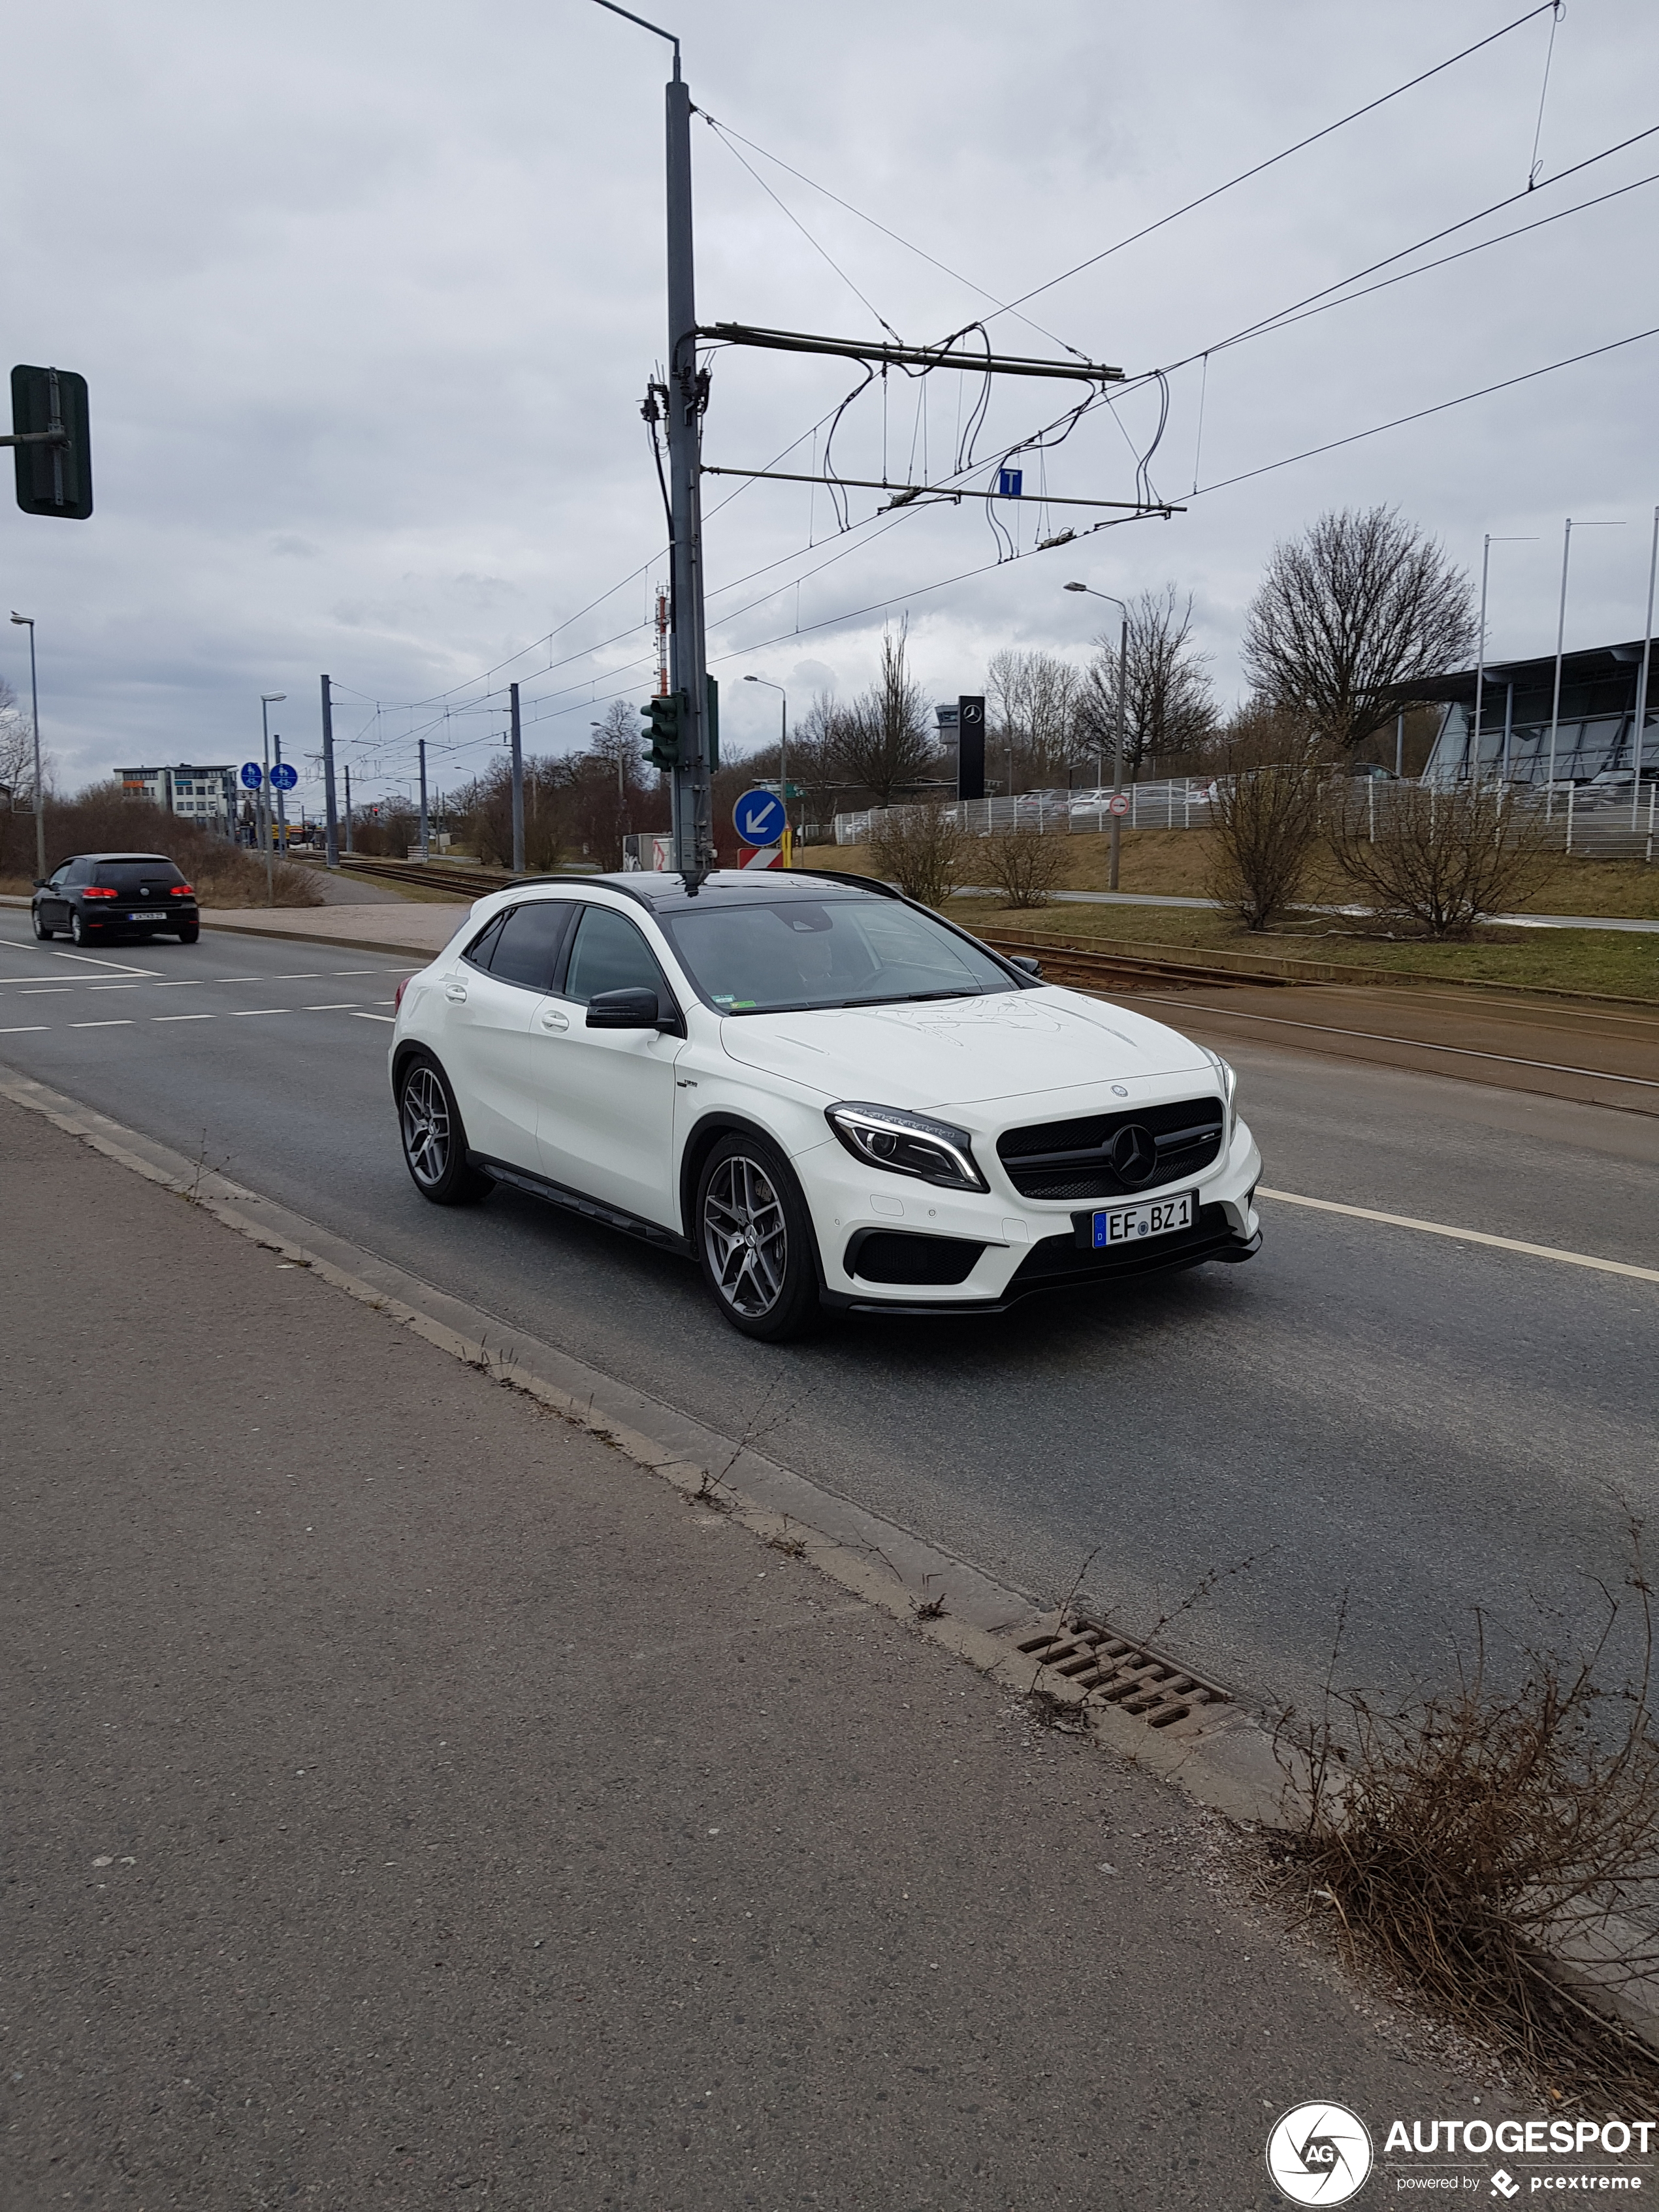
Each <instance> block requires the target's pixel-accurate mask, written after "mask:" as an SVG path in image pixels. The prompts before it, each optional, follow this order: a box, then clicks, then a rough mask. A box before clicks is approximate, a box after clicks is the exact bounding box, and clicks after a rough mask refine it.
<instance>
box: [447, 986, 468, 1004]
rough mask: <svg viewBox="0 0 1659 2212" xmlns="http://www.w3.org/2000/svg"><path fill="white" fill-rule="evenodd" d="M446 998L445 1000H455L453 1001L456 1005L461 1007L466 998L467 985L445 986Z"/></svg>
mask: <svg viewBox="0 0 1659 2212" xmlns="http://www.w3.org/2000/svg"><path fill="white" fill-rule="evenodd" d="M444 996H445V998H447V999H453V1000H454V1002H455V1004H456V1005H457V1006H459V1005H461V1004H462V1002H463V1001H464V1000H465V997H466V986H465V983H447V984H446V985H445V986H444Z"/></svg>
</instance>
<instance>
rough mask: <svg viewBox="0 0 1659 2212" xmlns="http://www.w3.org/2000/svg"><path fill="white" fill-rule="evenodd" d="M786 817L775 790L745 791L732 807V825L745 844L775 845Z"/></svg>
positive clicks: (781, 833)
mask: <svg viewBox="0 0 1659 2212" xmlns="http://www.w3.org/2000/svg"><path fill="white" fill-rule="evenodd" d="M786 819H787V817H786V815H785V813H784V811H783V801H782V800H781V799H780V798H779V797H778V794H777V793H776V792H775V791H745V792H744V794H743V797H742V798H741V799H739V800H738V803H737V805H735V806H734V807H733V808H732V828H733V829H735V830H736V831H737V833H738V836H739V837H740V838H741V839H742V840H743V842H744V844H745V845H775V844H776V843H777V842H778V840H779V838H780V837H781V836H782V835H783V825H784V823H785V821H786Z"/></svg>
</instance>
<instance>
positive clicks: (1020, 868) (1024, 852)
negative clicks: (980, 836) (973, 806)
mask: <svg viewBox="0 0 1659 2212" xmlns="http://www.w3.org/2000/svg"><path fill="white" fill-rule="evenodd" d="M979 852H980V853H981V854H982V855H983V856H984V862H985V872H986V873H987V875H988V876H989V877H990V878H991V881H992V882H993V883H994V884H995V885H996V887H997V889H998V890H999V891H1000V893H1001V894H1002V903H1003V904H1004V906H1016V907H1023V906H1047V905H1048V894H1049V892H1050V891H1052V890H1053V889H1054V885H1055V884H1057V883H1058V882H1059V881H1060V876H1061V873H1062V872H1063V871H1064V869H1065V866H1066V841H1065V839H1064V838H1063V837H1054V836H1045V835H1044V833H1043V832H1042V830H1040V829H1030V828H1029V827H1025V828H1019V829H1005V830H1003V831H1002V832H1001V833H1000V835H999V836H994V837H987V838H986V839H985V840H984V841H983V842H982V843H981V846H980V848H979Z"/></svg>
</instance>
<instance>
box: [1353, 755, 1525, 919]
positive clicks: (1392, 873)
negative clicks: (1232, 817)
mask: <svg viewBox="0 0 1659 2212" xmlns="http://www.w3.org/2000/svg"><path fill="white" fill-rule="evenodd" d="M1326 827H1327V831H1328V836H1329V837H1330V842H1331V850H1332V852H1333V853H1334V855H1335V858H1336V864H1337V866H1338V867H1340V869H1341V871H1342V872H1343V874H1344V875H1345V876H1346V877H1348V878H1349V879H1350V880H1351V881H1352V882H1353V883H1355V884H1358V885H1359V887H1360V889H1361V890H1362V891H1364V892H1365V893H1366V894H1368V896H1369V898H1370V902H1371V905H1372V908H1373V911H1374V912H1375V913H1376V914H1377V915H1379V916H1387V917H1388V918H1389V919H1390V920H1397V921H1414V922H1415V923H1416V924H1417V925H1418V927H1419V928H1420V929H1423V930H1425V932H1426V933H1427V934H1428V935H1429V936H1431V937H1434V938H1443V937H1467V936H1468V934H1469V933H1470V931H1471V930H1472V929H1473V928H1474V925H1475V923H1476V922H1477V921H1479V920H1480V917H1481V916H1482V915H1488V914H1500V913H1502V911H1503V910H1504V908H1505V907H1508V906H1512V905H1514V904H1515V902H1516V900H1518V899H1522V898H1524V897H1526V896H1528V893H1529V892H1531V891H1534V890H1537V888H1538V886H1539V885H1540V884H1541V883H1542V882H1543V881H1544V879H1545V878H1546V877H1547V875H1548V874H1549V872H1550V871H1551V869H1552V868H1553V866H1554V865H1555V861H1554V857H1553V854H1551V853H1550V852H1549V851H1547V849H1546V839H1547V836H1548V829H1547V823H1546V822H1545V819H1544V817H1543V814H1542V812H1541V811H1540V810H1539V809H1538V808H1537V807H1535V806H1533V805H1529V804H1528V802H1527V801H1526V800H1525V799H1522V800H1521V801H1519V802H1518V803H1517V801H1516V796H1515V793H1514V791H1513V789H1512V788H1511V789H1510V790H1499V789H1498V788H1497V787H1494V786H1492V785H1491V784H1476V785H1474V786H1470V785H1468V784H1460V785H1458V786H1456V787H1454V788H1452V789H1450V790H1437V789H1436V788H1435V787H1434V786H1433V785H1427V786H1425V785H1422V784H1417V785H1407V784H1389V785H1385V786H1384V787H1383V790H1382V791H1380V792H1376V791H1372V792H1370V793H1366V792H1364V791H1362V790H1360V789H1358V788H1355V787H1352V786H1350V787H1349V788H1348V789H1347V790H1346V792H1343V793H1339V794H1338V796H1337V802H1336V804H1335V805H1334V806H1333V808H1332V809H1331V811H1330V814H1329V817H1328V822H1327V824H1326Z"/></svg>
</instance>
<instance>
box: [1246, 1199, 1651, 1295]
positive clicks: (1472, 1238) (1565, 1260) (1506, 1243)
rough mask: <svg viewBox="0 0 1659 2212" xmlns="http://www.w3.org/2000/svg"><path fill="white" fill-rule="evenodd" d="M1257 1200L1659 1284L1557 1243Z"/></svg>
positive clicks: (1364, 1211) (1311, 1202)
mask: <svg viewBox="0 0 1659 2212" xmlns="http://www.w3.org/2000/svg"><path fill="white" fill-rule="evenodd" d="M1256 1196H1257V1197H1258V1198H1271V1199H1276V1200H1278V1201H1279V1204H1280V1205H1281V1206H1311V1207H1312V1208H1313V1209H1314V1211H1315V1212H1317V1213H1345V1214H1346V1215H1347V1216H1348V1217H1349V1218H1350V1219H1352V1220H1354V1221H1380V1222H1382V1223H1383V1225H1384V1226H1385V1227H1387V1228H1389V1229H1415V1230H1417V1231H1419V1232H1420V1233H1421V1234H1422V1235H1424V1236H1425V1237H1452V1238H1454V1239H1455V1241H1456V1242H1457V1243H1462V1244H1489V1245H1491V1246H1492V1247H1493V1248H1494V1249H1496V1250H1498V1251H1499V1252H1521V1253H1524V1254H1525V1255H1526V1256H1527V1258H1528V1259H1529V1260H1557V1261H1560V1262H1561V1264H1562V1265H1563V1266H1564V1267H1593V1268H1595V1270H1596V1272H1597V1273H1600V1274H1603V1275H1628V1276H1632V1277H1633V1278H1634V1279H1635V1280H1636V1281H1637V1282H1638V1283H1659V1267H1632V1265H1631V1264H1630V1262H1629V1261H1627V1260H1601V1259H1597V1258H1595V1256H1594V1255H1592V1254H1590V1253H1588V1252H1566V1251H1563V1250H1562V1249H1561V1248H1560V1247H1559V1245H1555V1244H1528V1243H1524V1242H1523V1241H1522V1238H1520V1237H1492V1236H1489V1235H1488V1234H1487V1233H1486V1231H1485V1230H1484V1229H1454V1228H1453V1227H1452V1226H1451V1225H1450V1224H1449V1223H1448V1222H1444V1221H1419V1220H1418V1219H1417V1218H1415V1216H1414V1215H1412V1214H1409V1213H1382V1212H1378V1211H1377V1209H1376V1207H1375V1206H1339V1205H1338V1203H1337V1202H1336V1200H1334V1199H1331V1198H1304V1197H1303V1196H1302V1195H1301V1194H1299V1193H1298V1192H1297V1191H1293V1190H1268V1189H1267V1188H1266V1187H1265V1185H1262V1186H1258V1188H1257V1190H1256Z"/></svg>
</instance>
